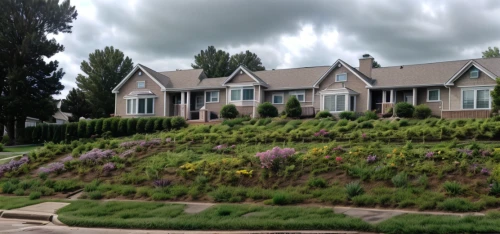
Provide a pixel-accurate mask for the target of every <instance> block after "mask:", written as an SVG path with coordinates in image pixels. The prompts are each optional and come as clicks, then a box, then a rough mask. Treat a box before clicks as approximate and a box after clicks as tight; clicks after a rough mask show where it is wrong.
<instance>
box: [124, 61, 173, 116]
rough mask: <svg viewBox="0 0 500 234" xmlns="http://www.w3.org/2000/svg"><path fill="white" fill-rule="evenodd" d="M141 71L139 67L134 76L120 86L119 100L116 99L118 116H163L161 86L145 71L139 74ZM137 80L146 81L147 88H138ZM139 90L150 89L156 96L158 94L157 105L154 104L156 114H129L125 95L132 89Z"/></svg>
mask: <svg viewBox="0 0 500 234" xmlns="http://www.w3.org/2000/svg"><path fill="white" fill-rule="evenodd" d="M139 71H140V69H138V70H137V71H136V72H135V74H134V75H132V77H130V79H129V80H127V82H126V83H125V84H124V85H123V86H122V87H121V88H120V92H119V93H118V95H117V100H116V115H117V116H122V117H125V118H128V117H138V116H163V103H164V100H163V92H162V91H161V88H160V86H159V85H158V84H157V83H156V82H154V81H153V80H152V79H151V78H149V76H147V75H146V74H145V72H142V75H141V76H139V74H138V73H139ZM137 81H145V83H146V88H145V89H138V88H137ZM139 90H150V91H151V92H153V93H154V94H155V95H156V96H158V97H157V98H156V99H155V105H154V108H155V110H154V112H155V113H154V115H127V113H126V112H127V107H126V105H127V102H126V100H125V99H124V98H123V97H124V96H126V95H128V94H129V93H130V92H131V91H139Z"/></svg>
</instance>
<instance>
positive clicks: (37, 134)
mask: <svg viewBox="0 0 500 234" xmlns="http://www.w3.org/2000/svg"><path fill="white" fill-rule="evenodd" d="M77 128H78V124H77ZM31 139H33V143H38V142H41V141H42V126H41V125H37V126H36V127H35V129H34V130H33V133H32V134H31Z"/></svg>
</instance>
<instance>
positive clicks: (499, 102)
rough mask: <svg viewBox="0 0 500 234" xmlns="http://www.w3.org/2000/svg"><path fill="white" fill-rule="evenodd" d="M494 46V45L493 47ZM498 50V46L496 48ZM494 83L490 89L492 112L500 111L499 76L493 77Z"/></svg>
mask: <svg viewBox="0 0 500 234" xmlns="http://www.w3.org/2000/svg"><path fill="white" fill-rule="evenodd" d="M495 48H496V47H495ZM496 49H497V51H498V48H496ZM495 81H496V85H495V88H493V90H492V91H491V102H492V105H493V111H492V112H493V113H498V111H500V78H499V77H497V78H496V79H495Z"/></svg>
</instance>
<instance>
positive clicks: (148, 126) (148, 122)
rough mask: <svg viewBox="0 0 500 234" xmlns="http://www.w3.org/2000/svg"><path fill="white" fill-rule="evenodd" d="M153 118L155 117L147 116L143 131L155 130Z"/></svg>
mask: <svg viewBox="0 0 500 234" xmlns="http://www.w3.org/2000/svg"><path fill="white" fill-rule="evenodd" d="M155 120H156V118H147V119H146V126H144V132H147V133H150V132H154V130H155Z"/></svg>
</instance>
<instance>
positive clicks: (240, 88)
mask: <svg viewBox="0 0 500 234" xmlns="http://www.w3.org/2000/svg"><path fill="white" fill-rule="evenodd" d="M245 89H251V90H253V99H252V100H243V90H245ZM233 90H240V99H239V100H232V97H233V95H232V93H233ZM251 101H255V88H254V87H239V88H231V89H229V102H251Z"/></svg>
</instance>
